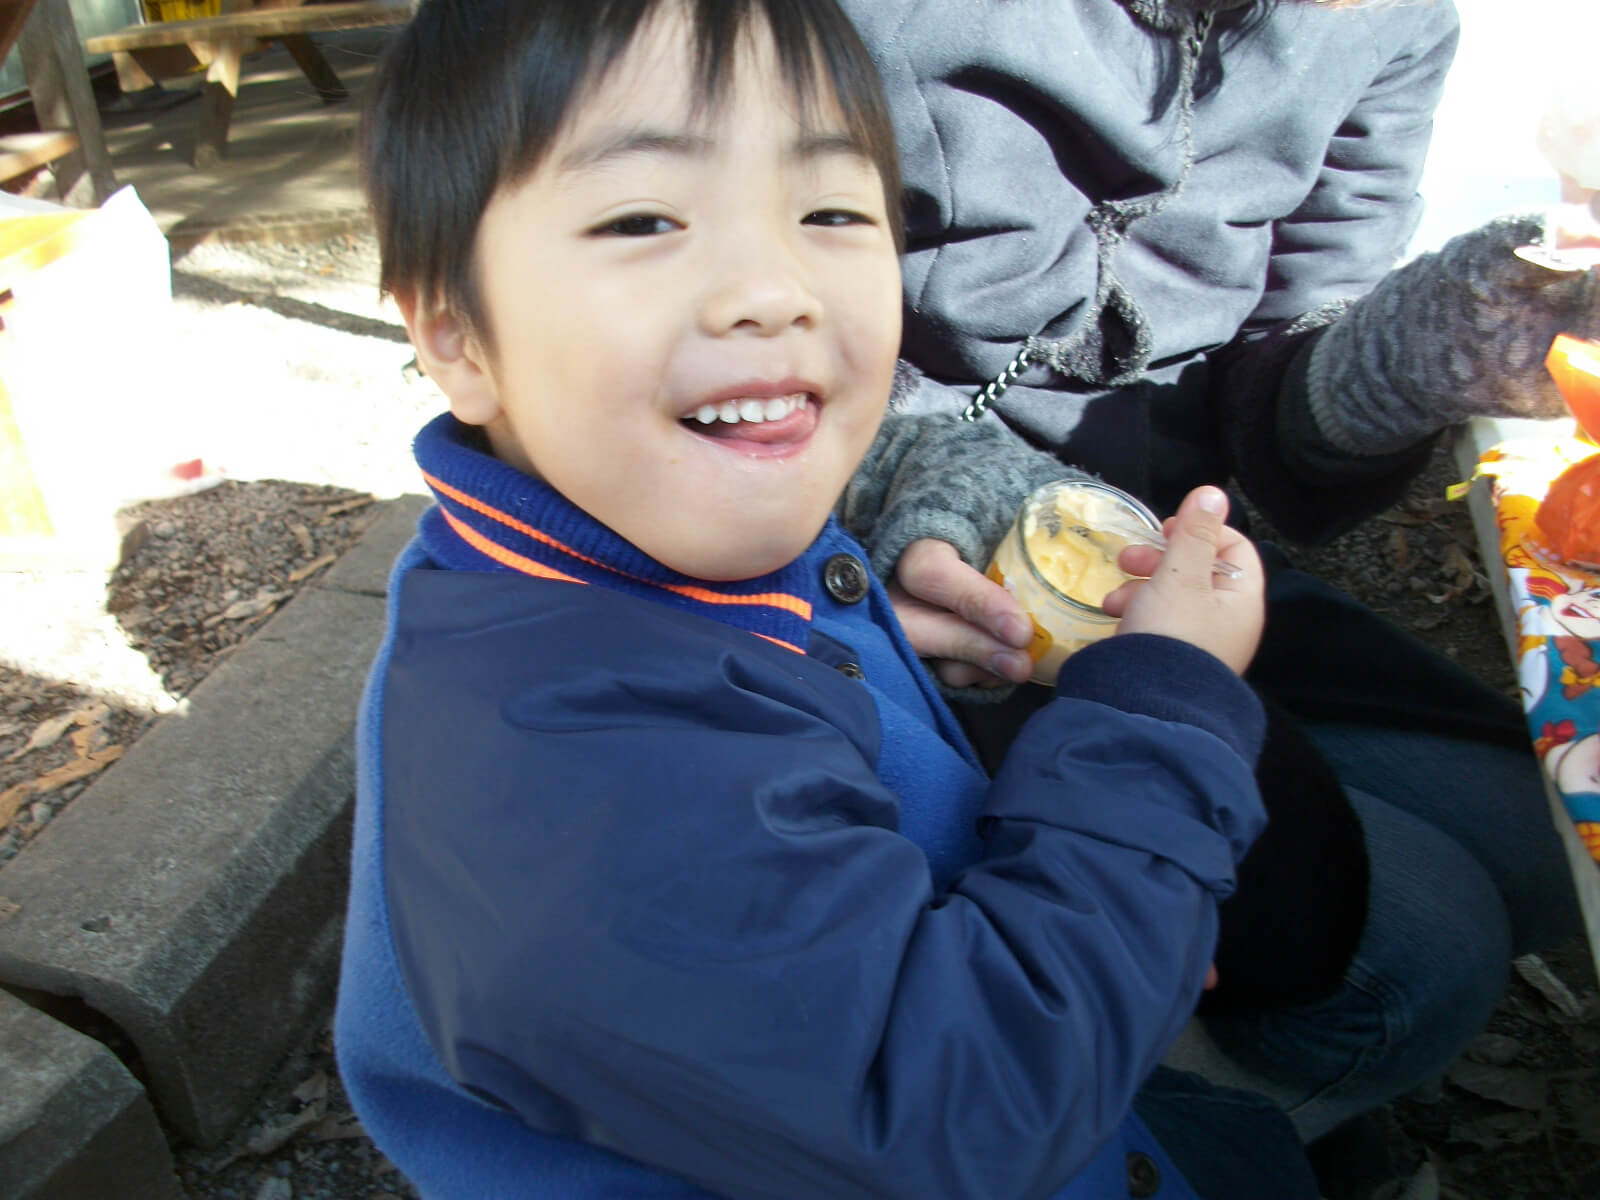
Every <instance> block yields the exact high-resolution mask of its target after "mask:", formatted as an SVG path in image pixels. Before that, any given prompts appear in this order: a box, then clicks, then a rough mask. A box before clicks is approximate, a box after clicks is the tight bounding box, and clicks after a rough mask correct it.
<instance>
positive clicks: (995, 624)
mask: <svg viewBox="0 0 1600 1200" xmlns="http://www.w3.org/2000/svg"><path fill="white" fill-rule="evenodd" d="M889 599H890V600H891V601H893V603H894V611H895V615H896V616H898V617H899V618H900V624H901V625H902V626H904V628H905V631H906V638H907V640H909V641H910V642H911V646H912V648H913V649H914V650H916V652H917V653H918V655H920V656H921V657H923V658H927V659H933V660H934V662H933V664H932V665H933V668H934V671H935V672H936V673H937V674H938V676H939V678H940V679H941V680H942V681H943V682H944V684H945V685H946V686H947V687H999V686H1002V685H1004V684H1008V683H1022V682H1023V681H1024V680H1026V679H1027V678H1028V676H1029V675H1030V674H1032V672H1033V661H1032V660H1031V659H1030V658H1029V657H1028V655H1027V653H1026V650H1025V647H1026V646H1027V645H1028V643H1029V642H1030V641H1032V640H1033V625H1032V623H1031V622H1030V621H1029V620H1028V616H1027V614H1026V613H1024V612H1023V611H1022V606H1021V605H1020V604H1018V603H1017V601H1016V599H1015V597H1013V596H1012V595H1011V593H1010V592H1008V591H1006V590H1005V588H1003V587H1001V586H1000V585H999V584H997V583H995V582H993V581H992V580H989V579H986V578H985V577H984V576H983V574H982V572H980V571H976V570H974V569H973V568H971V567H969V566H968V565H967V564H966V563H964V562H962V561H961V556H960V555H959V554H957V553H956V549H955V547H954V546H952V545H950V544H949V543H948V542H941V541H938V540H936V539H934V538H922V539H921V540H919V541H915V542H912V543H911V545H909V546H907V547H906V549H905V552H904V553H903V554H901V555H900V561H899V563H898V564H896V566H895V576H894V578H893V579H892V580H890V581H889Z"/></svg>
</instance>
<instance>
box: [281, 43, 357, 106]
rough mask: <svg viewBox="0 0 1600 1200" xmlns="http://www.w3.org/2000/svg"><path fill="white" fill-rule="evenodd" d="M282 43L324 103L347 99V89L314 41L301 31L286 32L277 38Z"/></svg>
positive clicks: (348, 93)
mask: <svg viewBox="0 0 1600 1200" xmlns="http://www.w3.org/2000/svg"><path fill="white" fill-rule="evenodd" d="M278 40H279V41H280V42H282V43H283V48H284V49H285V50H287V51H288V52H289V55H290V57H292V58H293V59H294V61H295V65H296V66H298V67H299V68H300V69H301V70H302V71H303V72H305V76H306V78H307V79H309V80H310V81H311V86H312V87H314V88H316V89H317V95H319V96H321V97H322V100H323V103H324V104H332V103H333V102H334V101H336V100H344V99H347V98H348V97H349V95H350V92H349V90H348V89H347V88H346V87H345V86H344V84H342V83H340V82H339V76H338V75H336V74H335V73H334V70H333V68H332V67H330V66H329V65H328V60H327V59H325V58H323V57H322V51H321V50H318V49H317V46H316V43H315V42H313V41H312V40H311V39H310V38H309V37H307V36H306V35H305V34H303V33H286V34H284V35H283V36H282V37H280V38H279V39H278Z"/></svg>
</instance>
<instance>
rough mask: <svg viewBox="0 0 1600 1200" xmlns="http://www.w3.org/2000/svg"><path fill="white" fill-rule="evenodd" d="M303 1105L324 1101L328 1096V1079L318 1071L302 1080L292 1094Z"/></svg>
mask: <svg viewBox="0 0 1600 1200" xmlns="http://www.w3.org/2000/svg"><path fill="white" fill-rule="evenodd" d="M291 1095H293V1096H294V1098H295V1099H296V1100H298V1101H300V1103H301V1104H310V1103H312V1102H313V1101H315V1100H324V1099H326V1098H327V1095H328V1077H327V1075H326V1074H324V1073H323V1072H321V1071H317V1072H315V1073H313V1074H311V1075H308V1076H306V1077H305V1078H304V1079H302V1080H301V1081H300V1082H299V1084H298V1085H297V1086H296V1087H295V1089H294V1091H293V1092H292V1093H291Z"/></svg>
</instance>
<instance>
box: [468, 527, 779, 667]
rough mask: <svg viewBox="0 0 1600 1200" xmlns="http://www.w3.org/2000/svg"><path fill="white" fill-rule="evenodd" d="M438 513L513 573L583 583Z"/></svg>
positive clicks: (760, 635)
mask: <svg viewBox="0 0 1600 1200" xmlns="http://www.w3.org/2000/svg"><path fill="white" fill-rule="evenodd" d="M439 511H440V512H442V513H444V519H445V520H446V521H448V522H450V528H452V529H454V530H455V531H456V532H457V533H459V534H460V535H461V536H462V538H463V539H464V540H465V541H466V542H467V544H468V545H470V546H474V547H476V548H477V549H479V550H482V551H483V552H484V553H485V554H487V555H488V556H489V557H490V558H492V559H494V560H495V561H496V562H498V563H502V564H504V565H505V566H508V567H510V568H511V569H512V570H514V571H522V572H523V573H525V574H528V575H533V576H535V577H537V578H539V579H555V580H559V581H560V582H562V583H584V582H585V581H584V580H582V579H575V578H573V577H572V576H571V575H563V574H562V573H561V572H560V571H557V570H555V569H553V568H551V567H547V566H545V565H544V564H543V563H536V562H534V561H533V560H532V559H531V558H524V557H523V556H522V555H520V554H515V553H513V552H512V551H510V550H507V549H506V548H505V547H504V546H502V545H500V544H499V543H498V542H492V541H490V540H489V539H488V538H486V537H484V536H483V534H481V533H479V532H478V531H477V530H476V529H474V528H472V526H470V525H467V524H465V523H464V522H463V521H462V520H461V519H460V518H459V517H453V516H451V515H450V512H449V510H448V509H444V508H441V509H440V510H439ZM750 632H752V633H755V631H754V630H751V631H750ZM756 636H757V637H758V638H761V639H763V640H765V641H768V642H771V643H772V644H773V645H774V646H782V647H783V648H784V649H785V650H791V651H793V652H794V653H796V654H798V655H800V656H801V657H802V658H803V657H805V651H804V650H802V649H800V647H799V646H796V645H795V644H794V643H793V642H786V641H784V640H783V639H782V638H775V637H771V636H769V635H768V634H765V633H756Z"/></svg>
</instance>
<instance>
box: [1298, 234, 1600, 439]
mask: <svg viewBox="0 0 1600 1200" xmlns="http://www.w3.org/2000/svg"><path fill="white" fill-rule="evenodd" d="M1543 235H1544V224H1543V221H1542V220H1540V219H1539V218H1534V217H1505V218H1501V219H1500V220H1496V221H1492V222H1490V223H1489V224H1487V225H1485V226H1483V227H1482V228H1480V229H1476V230H1473V231H1472V232H1471V233H1464V234H1461V235H1460V236H1459V237H1455V238H1452V239H1451V240H1450V241H1449V242H1447V243H1446V244H1445V246H1444V247H1443V249H1441V250H1439V251H1437V252H1436V253H1433V254H1425V255H1422V256H1421V257H1419V258H1416V259H1414V260H1413V261H1411V262H1409V263H1407V264H1406V265H1405V266H1404V267H1401V268H1400V269H1399V270H1397V271H1395V272H1393V273H1392V274H1390V275H1388V276H1387V277H1385V278H1384V280H1383V281H1382V282H1381V283H1379V284H1378V286H1377V287H1376V288H1374V289H1373V290H1372V292H1371V293H1370V294H1368V295H1367V296H1364V297H1363V298H1362V299H1360V300H1358V301H1356V302H1355V303H1354V304H1352V305H1351V306H1350V309H1349V311H1348V312H1347V313H1345V315H1344V316H1343V317H1342V318H1341V319H1340V320H1339V321H1338V323H1337V324H1335V325H1334V326H1333V327H1332V328H1331V329H1329V330H1327V331H1326V332H1325V333H1324V334H1322V336H1321V338H1320V339H1319V340H1318V342H1317V344H1316V346H1315V348H1314V349H1313V350H1312V352H1311V355H1310V365H1309V369H1308V379H1307V382H1308V385H1309V386H1308V388H1307V394H1308V402H1309V405H1310V413H1311V417H1312V420H1313V421H1314V422H1315V424H1316V428H1317V429H1318V431H1320V432H1321V434H1322V436H1323V437H1325V438H1326V439H1327V440H1328V442H1329V443H1330V444H1331V445H1333V446H1335V447H1337V448H1338V449H1340V450H1343V451H1345V452H1346V453H1349V454H1355V455H1377V454H1392V453H1394V452H1396V451H1400V450H1404V449H1406V448H1407V447H1409V446H1412V445H1415V444H1416V443H1417V442H1420V441H1422V440H1423V439H1424V438H1426V437H1428V436H1429V435H1431V434H1433V433H1436V432H1437V431H1438V430H1440V429H1442V428H1444V427H1445V426H1447V425H1454V424H1456V423H1457V422H1460V421H1464V420H1466V419H1467V418H1469V417H1475V416H1490V417H1557V416H1561V415H1562V413H1563V412H1564V411H1565V409H1564V408H1563V406H1562V403H1561V398H1560V396H1559V395H1558V394H1557V392H1556V389H1555V384H1554V383H1553V382H1552V381H1551V379H1550V376H1549V373H1548V372H1547V371H1546V370H1545V367H1544V357H1545V354H1546V353H1547V352H1548V351H1549V349H1550V343H1551V341H1553V340H1554V338H1555V336H1556V334H1558V333H1571V334H1575V335H1577V336H1579V337H1594V336H1596V335H1597V334H1600V272H1596V271H1593V270H1590V271H1574V272H1566V273H1563V272H1557V271H1551V270H1548V269H1546V268H1544V267H1538V266H1534V265H1533V264H1531V263H1527V262H1524V261H1522V260H1521V259H1520V258H1518V257H1517V256H1516V255H1515V254H1514V253H1513V251H1514V250H1515V249H1516V247H1518V246H1522V245H1528V244H1539V243H1541V242H1542V239H1543Z"/></svg>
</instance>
